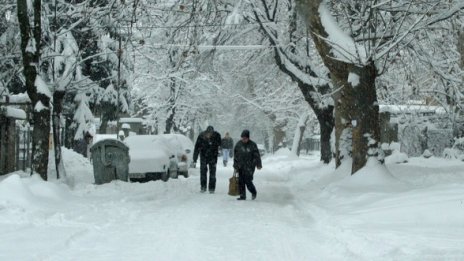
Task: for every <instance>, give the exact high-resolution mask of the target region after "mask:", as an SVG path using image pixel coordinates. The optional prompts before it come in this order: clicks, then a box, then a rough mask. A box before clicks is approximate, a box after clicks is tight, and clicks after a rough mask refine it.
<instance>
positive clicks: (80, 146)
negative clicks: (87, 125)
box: [74, 131, 92, 158]
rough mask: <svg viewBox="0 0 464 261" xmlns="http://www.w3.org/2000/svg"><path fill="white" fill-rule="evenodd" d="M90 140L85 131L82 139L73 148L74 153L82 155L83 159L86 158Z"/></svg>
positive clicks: (89, 135)
mask: <svg viewBox="0 0 464 261" xmlns="http://www.w3.org/2000/svg"><path fill="white" fill-rule="evenodd" d="M91 140H92V135H91V134H90V133H89V132H88V131H87V132H86V133H85V134H84V137H83V138H81V139H80V140H78V141H77V143H76V145H75V146H74V151H75V152H77V153H79V154H82V156H84V157H86V158H87V157H88V147H89V144H90V141H91Z"/></svg>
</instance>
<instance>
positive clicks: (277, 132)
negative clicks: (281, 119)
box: [272, 124, 286, 152]
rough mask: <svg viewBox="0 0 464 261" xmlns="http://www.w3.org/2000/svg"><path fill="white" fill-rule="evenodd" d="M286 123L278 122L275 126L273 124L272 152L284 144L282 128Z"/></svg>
mask: <svg viewBox="0 0 464 261" xmlns="http://www.w3.org/2000/svg"><path fill="white" fill-rule="evenodd" d="M285 125H286V124H283V125H282V124H279V125H277V126H274V129H273V130H274V141H273V144H274V148H273V150H272V151H273V152H275V151H276V150H277V149H279V147H280V146H281V145H282V146H284V144H283V142H284V139H285V131H284V130H283V128H284V127H285Z"/></svg>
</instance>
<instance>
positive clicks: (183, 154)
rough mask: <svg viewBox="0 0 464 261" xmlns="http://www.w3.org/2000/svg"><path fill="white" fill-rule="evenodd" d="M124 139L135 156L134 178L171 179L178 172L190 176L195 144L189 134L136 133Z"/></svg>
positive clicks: (130, 169) (131, 169)
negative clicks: (189, 169)
mask: <svg viewBox="0 0 464 261" xmlns="http://www.w3.org/2000/svg"><path fill="white" fill-rule="evenodd" d="M124 142H125V143H126V144H127V146H128V147H129V156H130V158H131V161H130V163H129V179H130V180H131V181H148V180H156V179H161V180H163V181H167V180H168V179H169V178H170V177H172V178H177V177H178V175H183V176H184V177H188V166H189V163H190V162H191V158H192V153H193V143H192V142H191V141H190V140H189V139H188V138H187V137H185V136H183V135H181V134H161V135H133V136H129V137H127V138H126V139H125V140H124ZM189 161H190V162H189Z"/></svg>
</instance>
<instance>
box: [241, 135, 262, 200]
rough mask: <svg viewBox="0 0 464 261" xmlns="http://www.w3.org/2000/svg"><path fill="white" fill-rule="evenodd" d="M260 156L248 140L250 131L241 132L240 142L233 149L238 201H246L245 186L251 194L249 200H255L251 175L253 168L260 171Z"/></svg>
mask: <svg viewBox="0 0 464 261" xmlns="http://www.w3.org/2000/svg"><path fill="white" fill-rule="evenodd" d="M262 167H263V166H262V164H261V156H260V155H259V150H258V146H257V145H256V143H255V142H254V141H252V140H250V131H249V130H243V132H242V135H241V140H240V141H238V142H237V144H235V148H234V169H235V170H236V171H237V172H238V188H239V192H240V197H239V198H237V199H238V200H245V199H246V189H245V186H246V187H247V188H248V190H249V191H250V193H251V199H253V200H254V199H256V194H257V191H256V187H255V185H254V184H253V174H254V172H255V168H257V169H261V168H262Z"/></svg>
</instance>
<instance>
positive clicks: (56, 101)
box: [52, 91, 66, 179]
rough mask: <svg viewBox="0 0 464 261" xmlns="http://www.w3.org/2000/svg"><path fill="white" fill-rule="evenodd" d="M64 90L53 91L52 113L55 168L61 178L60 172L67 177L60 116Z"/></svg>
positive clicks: (57, 176)
mask: <svg viewBox="0 0 464 261" xmlns="http://www.w3.org/2000/svg"><path fill="white" fill-rule="evenodd" d="M64 95H65V92H64V91H55V92H54V93H53V113H52V123H53V145H54V149H55V169H56V178H57V179H59V178H60V173H61V176H62V177H66V174H65V172H64V166H63V161H62V153H61V140H60V131H61V126H60V122H61V121H60V116H61V112H62V110H63V98H64Z"/></svg>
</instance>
